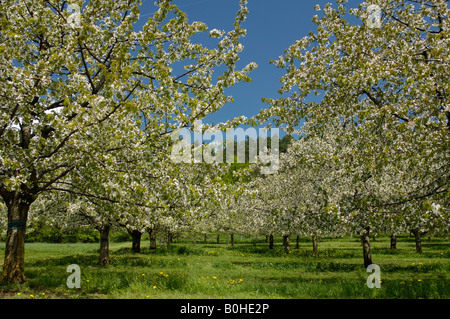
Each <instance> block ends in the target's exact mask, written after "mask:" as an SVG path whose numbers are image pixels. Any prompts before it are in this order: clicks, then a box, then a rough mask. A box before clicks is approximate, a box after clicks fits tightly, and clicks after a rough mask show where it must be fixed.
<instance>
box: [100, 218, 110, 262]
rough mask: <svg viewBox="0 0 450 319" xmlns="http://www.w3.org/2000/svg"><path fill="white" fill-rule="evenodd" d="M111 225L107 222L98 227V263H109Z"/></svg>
mask: <svg viewBox="0 0 450 319" xmlns="http://www.w3.org/2000/svg"><path fill="white" fill-rule="evenodd" d="M110 228H111V226H110V225H109V224H103V225H102V226H101V227H99V231H100V259H99V264H100V265H108V264H109V230H110Z"/></svg>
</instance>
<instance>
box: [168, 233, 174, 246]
mask: <svg viewBox="0 0 450 319" xmlns="http://www.w3.org/2000/svg"><path fill="white" fill-rule="evenodd" d="M172 242H173V233H171V232H169V233H168V234H167V246H169V245H171V244H172Z"/></svg>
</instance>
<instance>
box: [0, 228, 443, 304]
mask: <svg viewBox="0 0 450 319" xmlns="http://www.w3.org/2000/svg"><path fill="white" fill-rule="evenodd" d="M235 238H237V239H238V240H237V242H236V243H235V246H234V247H231V246H230V245H227V243H225V240H224V236H222V237H221V242H220V243H217V242H216V240H215V237H214V236H212V237H211V238H209V239H208V240H207V241H206V242H204V241H203V240H197V243H196V244H195V245H194V243H193V242H192V240H190V239H179V240H176V241H174V242H173V243H172V244H171V245H170V246H168V247H161V246H159V247H158V248H157V249H156V250H150V249H149V248H148V246H149V242H148V241H147V240H146V241H142V243H141V246H142V251H141V253H133V252H132V251H131V242H120V243H116V242H111V243H110V249H111V252H110V257H111V262H110V265H108V266H100V265H97V263H98V246H99V244H97V243H61V244H50V243H27V244H26V252H25V273H26V277H27V282H26V283H25V284H22V285H18V284H14V285H6V284H0V298H26V299H30V298H33V299H38V298H123V299H128V298H144V299H145V298H151V299H157V298H164V299H166V298H171V299H199V298H233V299H234V298H240V299H245V298H256V299H259V298H264V299H270V298H276V299H287V298H295V299H303V298H306V299H309V298H314V299H321V298H327V299H341V298H345V299H349V298H350V299H355V298H368V299H370V298H383V299H386V298H387V299H395V298H408V299H416V298H427V299H428V298H432V299H438V298H444V299H448V298H450V279H449V270H450V242H449V241H448V239H445V238H434V237H433V238H431V240H428V239H426V238H424V240H423V242H422V248H423V253H416V252H415V244H414V240H413V238H410V237H409V236H408V235H404V236H399V237H398V242H397V250H391V249H390V248H389V238H388V237H377V238H376V241H374V242H372V243H371V245H372V256H373V262H374V263H375V264H377V265H379V266H380V268H381V280H382V283H381V288H379V289H377V288H373V289H369V288H368V287H367V286H366V280H367V277H368V276H369V275H370V274H369V273H367V272H366V269H365V268H364V267H363V258H362V248H361V246H360V241H359V238H357V237H354V238H349V237H345V238H337V239H336V238H328V239H322V240H320V241H319V254H318V255H314V254H313V253H312V244H311V241H310V240H309V239H307V238H303V239H301V241H300V243H299V247H298V249H296V248H295V240H292V241H293V242H292V241H291V253H290V254H286V253H285V252H284V247H283V246H282V245H281V239H280V238H277V237H276V238H275V239H276V242H275V247H274V249H272V250H269V247H268V244H267V243H266V242H265V238H263V237H261V238H250V237H244V238H243V239H242V240H239V239H240V237H239V236H235ZM0 255H1V256H3V255H4V243H2V244H1V245H0ZM0 260H3V257H0ZM70 264H77V265H79V266H80V268H81V288H80V289H76V288H74V289H69V288H68V287H67V285H66V280H67V277H68V276H69V275H70V273H68V272H67V266H68V265H70Z"/></svg>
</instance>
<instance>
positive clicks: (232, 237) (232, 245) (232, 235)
mask: <svg viewBox="0 0 450 319" xmlns="http://www.w3.org/2000/svg"><path fill="white" fill-rule="evenodd" d="M231 247H234V234H231Z"/></svg>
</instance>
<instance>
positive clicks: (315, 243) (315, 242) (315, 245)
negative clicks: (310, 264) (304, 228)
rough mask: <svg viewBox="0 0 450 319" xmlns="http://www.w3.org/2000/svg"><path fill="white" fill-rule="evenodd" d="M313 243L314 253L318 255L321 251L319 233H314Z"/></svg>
mask: <svg viewBox="0 0 450 319" xmlns="http://www.w3.org/2000/svg"><path fill="white" fill-rule="evenodd" d="M312 244H313V253H314V255H317V254H318V253H319V249H318V248H317V234H313V235H312Z"/></svg>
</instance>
